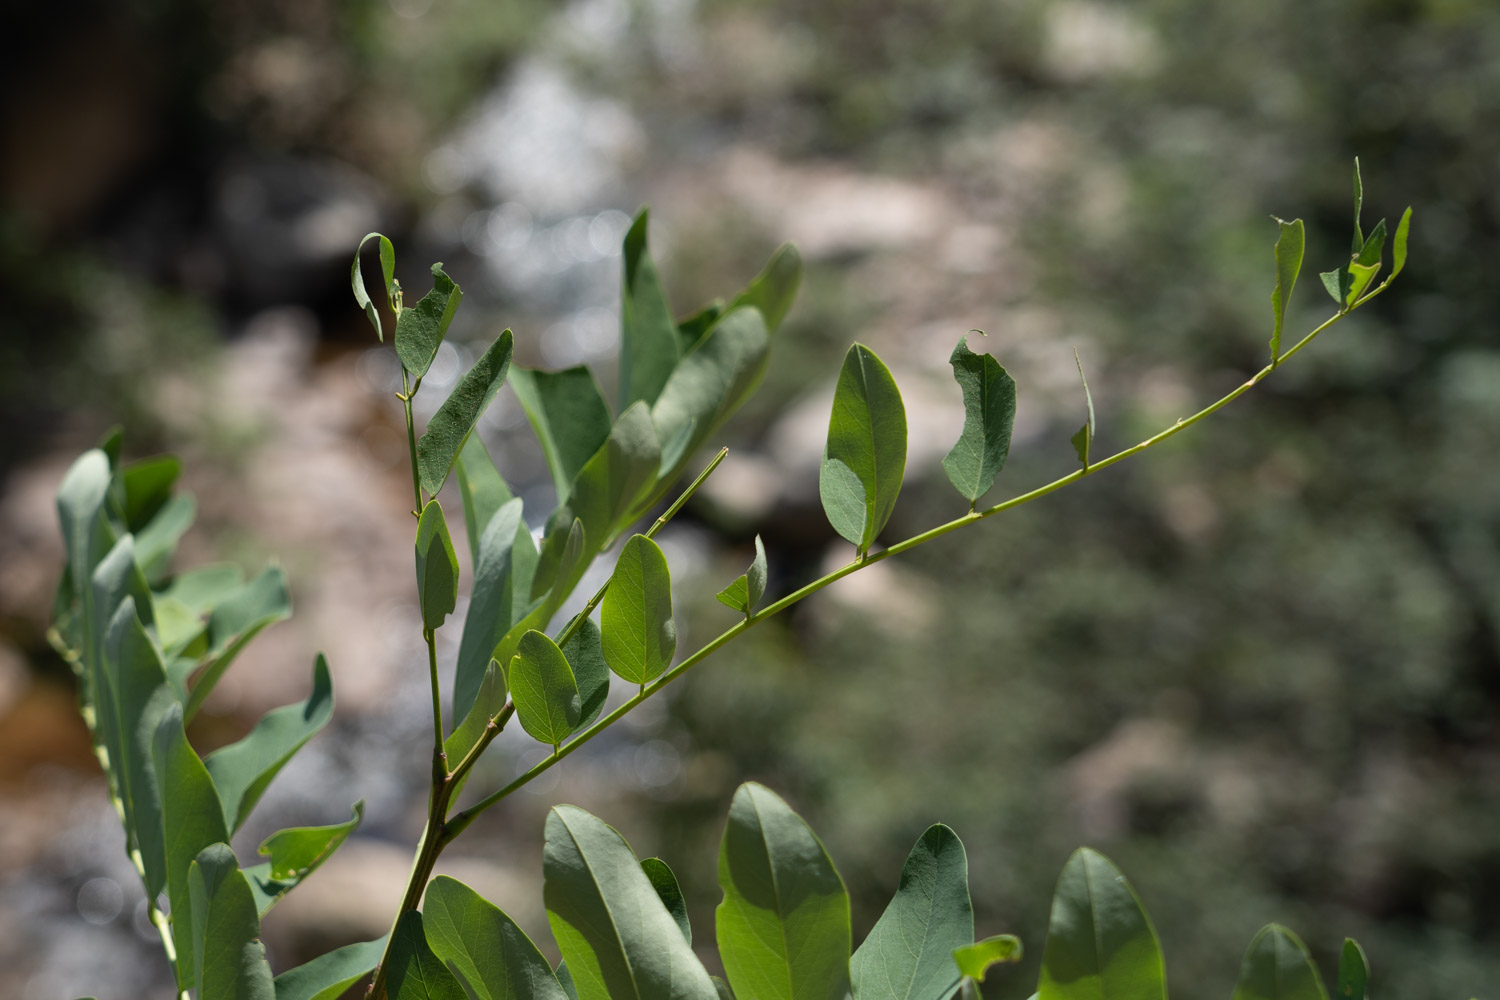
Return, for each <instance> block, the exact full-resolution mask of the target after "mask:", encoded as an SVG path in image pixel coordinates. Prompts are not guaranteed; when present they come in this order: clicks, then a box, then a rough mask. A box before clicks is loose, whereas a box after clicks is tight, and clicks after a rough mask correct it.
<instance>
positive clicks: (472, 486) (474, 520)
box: [453, 374, 514, 568]
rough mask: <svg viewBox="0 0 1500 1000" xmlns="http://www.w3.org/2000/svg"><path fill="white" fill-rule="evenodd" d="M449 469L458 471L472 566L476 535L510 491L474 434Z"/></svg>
mask: <svg viewBox="0 0 1500 1000" xmlns="http://www.w3.org/2000/svg"><path fill="white" fill-rule="evenodd" d="M512 377H514V374H512ZM453 470H454V471H455V472H456V473H458V493H459V496H460V497H462V498H463V502H464V529H465V530H464V535H465V537H466V538H468V540H469V566H470V567H471V568H474V567H477V566H478V565H479V539H480V537H481V536H482V535H483V534H484V529H485V527H486V526H487V525H488V524H489V523H490V518H492V517H494V516H495V512H496V511H497V510H499V509H500V508H501V507H503V506H505V504H507V503H509V502H510V499H511V497H512V496H513V494H512V493H511V491H510V487H509V486H508V485H506V482H505V479H504V477H502V476H501V475H500V470H499V469H497V468H495V463H494V461H493V460H491V458H490V453H489V452H488V451H486V450H485V447H484V442H483V441H481V440H479V435H478V434H470V435H469V437H468V440H466V441H465V442H464V446H463V447H462V448H461V449H459V452H458V461H457V462H456V463H455V464H454V466H453Z"/></svg>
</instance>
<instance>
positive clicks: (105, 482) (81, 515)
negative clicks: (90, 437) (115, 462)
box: [57, 448, 115, 600]
mask: <svg viewBox="0 0 1500 1000" xmlns="http://www.w3.org/2000/svg"><path fill="white" fill-rule="evenodd" d="M109 481H110V469H109V458H108V457H107V456H106V455H105V454H104V452H103V451H100V450H99V449H98V448H95V449H93V450H92V451H86V452H84V453H83V454H82V455H80V456H79V457H78V458H77V459H76V460H75V461H74V462H73V464H72V465H70V466H69V467H68V471H67V473H66V474H64V476H63V480H62V483H61V484H60V485H59V486H58V488H57V516H58V520H59V521H60V522H61V524H62V535H63V543H64V544H65V545H66V547H67V551H68V570H69V572H70V574H71V575H72V578H73V579H74V580H88V579H90V578H91V577H92V576H93V575H94V567H95V566H96V565H98V563H99V560H100V559H102V558H104V554H105V553H106V552H108V551H109V549H110V547H111V546H113V545H114V543H115V539H114V536H113V532H111V531H110V530H109V528H108V526H107V525H105V524H104V523H103V518H102V517H101V514H102V513H103V511H104V504H105V500H106V499H107V498H108V496H109ZM82 589H83V590H84V591H86V590H87V589H88V588H82ZM80 597H81V598H83V599H84V600H87V597H86V595H84V594H80Z"/></svg>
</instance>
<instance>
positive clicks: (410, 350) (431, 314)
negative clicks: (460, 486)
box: [396, 264, 464, 493]
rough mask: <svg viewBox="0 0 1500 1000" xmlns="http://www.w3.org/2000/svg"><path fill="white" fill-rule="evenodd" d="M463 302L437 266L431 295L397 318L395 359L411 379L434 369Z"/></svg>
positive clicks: (457, 291) (462, 297)
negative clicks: (442, 344) (440, 347)
mask: <svg viewBox="0 0 1500 1000" xmlns="http://www.w3.org/2000/svg"><path fill="white" fill-rule="evenodd" d="M463 299H464V293H463V290H462V289H460V288H459V287H458V286H457V285H455V284H454V283H453V279H452V278H450V277H448V275H446V274H445V273H443V265H442V264H434V265H432V291H430V292H428V293H427V294H426V295H424V296H422V298H421V299H420V300H419V301H418V302H417V304H416V305H414V306H407V307H406V308H405V309H402V310H401V312H400V314H399V315H398V316H397V317H396V356H397V357H399V358H400V359H401V367H402V368H405V369H406V371H407V373H408V374H410V375H411V377H412V378H414V379H420V378H421V377H422V376H423V375H426V374H427V369H428V368H430V367H432V359H433V358H435V357H437V349H438V345H439V344H441V343H442V342H443V337H444V336H445V335H446V334H447V332H448V324H449V323H451V322H453V314H454V313H455V312H456V311H457V310H458V304H459V303H460V302H462V301H463ZM431 492H433V493H436V492H437V491H436V490H432V491H431Z"/></svg>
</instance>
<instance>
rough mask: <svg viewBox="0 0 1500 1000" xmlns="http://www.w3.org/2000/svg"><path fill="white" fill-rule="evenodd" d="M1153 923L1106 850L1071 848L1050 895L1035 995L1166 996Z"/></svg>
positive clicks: (1146, 999) (1066, 998)
mask: <svg viewBox="0 0 1500 1000" xmlns="http://www.w3.org/2000/svg"><path fill="white" fill-rule="evenodd" d="M1166 995H1167V987H1166V979H1165V969H1164V966H1163V962H1162V957H1161V947H1160V945H1159V944H1158V943H1157V940H1156V930H1155V929H1154V928H1153V927H1152V926H1151V921H1150V919H1149V918H1148V917H1147V916H1146V911H1145V909H1144V908H1143V907H1142V906H1141V901H1140V899H1139V898H1138V897H1137V896H1136V894H1135V890H1134V889H1132V888H1131V887H1130V883H1129V882H1127V881H1126V880H1125V876H1124V875H1122V874H1121V873H1120V870H1119V869H1118V868H1116V867H1115V866H1114V864H1113V863H1112V862H1111V861H1110V860H1109V859H1108V858H1106V857H1105V856H1104V855H1102V854H1099V853H1097V852H1095V851H1091V850H1089V849H1088V848H1086V847H1084V848H1080V849H1078V850H1077V851H1074V852H1073V856H1072V857H1070V858H1069V859H1068V863H1067V864H1066V865H1064V866H1063V870H1062V875H1060V876H1059V877H1058V880H1057V891H1056V892H1055V893H1054V895H1053V897H1052V918H1051V922H1050V924H1049V926H1048V928H1047V947H1046V950H1045V951H1044V952H1043V954H1042V975H1041V979H1040V981H1039V982H1038V983H1037V997H1038V1000H1107V998H1115V997H1122V998H1130V1000H1151V998H1160V1000H1165V998H1166Z"/></svg>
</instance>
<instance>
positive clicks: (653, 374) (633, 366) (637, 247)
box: [620, 208, 677, 410]
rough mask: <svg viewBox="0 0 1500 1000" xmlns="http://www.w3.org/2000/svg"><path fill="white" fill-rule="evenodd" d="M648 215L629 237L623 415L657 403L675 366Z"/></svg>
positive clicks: (673, 333) (673, 335) (672, 330)
mask: <svg viewBox="0 0 1500 1000" xmlns="http://www.w3.org/2000/svg"><path fill="white" fill-rule="evenodd" d="M649 223H650V213H649V211H648V210H646V209H644V208H643V209H641V211H640V214H639V215H637V216H636V217H635V221H634V222H633V223H631V226H630V230H629V231H628V232H627V233H626V234H625V243H624V266H625V270H624V286H623V288H622V289H621V293H620V296H621V301H620V409H621V410H624V409H625V408H627V407H628V406H630V405H631V404H632V403H634V402H637V401H644V402H645V404H646V405H647V406H650V405H651V404H652V403H654V402H656V398H657V396H659V395H661V390H662V386H664V385H666V383H667V378H668V377H669V376H670V375H671V374H672V369H673V368H674V367H676V365H677V324H676V323H674V322H673V321H672V310H671V308H670V307H669V306H668V305H667V297H666V294H665V293H664V292H663V291H662V287H661V279H660V278H659V277H658V276H657V273H656V265H655V264H654V263H653V262H652V260H651V251H650V249H649V248H648V247H647V245H646V229H647V227H648V225H649Z"/></svg>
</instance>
